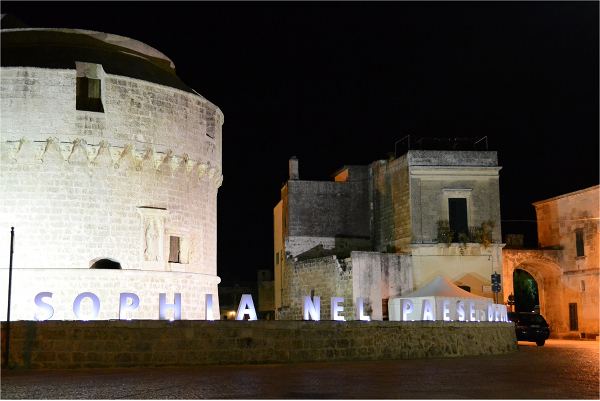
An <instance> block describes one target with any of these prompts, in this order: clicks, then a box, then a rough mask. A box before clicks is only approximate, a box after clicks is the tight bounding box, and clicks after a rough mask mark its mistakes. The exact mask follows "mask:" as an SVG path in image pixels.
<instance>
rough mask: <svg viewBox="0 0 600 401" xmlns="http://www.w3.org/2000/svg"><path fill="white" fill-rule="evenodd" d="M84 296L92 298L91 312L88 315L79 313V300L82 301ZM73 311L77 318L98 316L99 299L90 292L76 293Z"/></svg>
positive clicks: (86, 318)
mask: <svg viewBox="0 0 600 401" xmlns="http://www.w3.org/2000/svg"><path fill="white" fill-rule="evenodd" d="M84 298H90V299H91V300H92V304H93V306H92V314H91V315H89V316H82V315H81V301H83V299H84ZM73 313H75V316H77V319H79V320H90V319H94V318H95V317H96V316H98V313H100V299H98V297H97V296H96V294H94V293H92V292H83V293H81V294H79V295H77V298H75V301H73ZM84 317H85V318H84Z"/></svg>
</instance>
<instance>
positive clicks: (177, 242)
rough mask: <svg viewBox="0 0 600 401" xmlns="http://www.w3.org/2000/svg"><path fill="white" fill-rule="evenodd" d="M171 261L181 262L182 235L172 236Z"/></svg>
mask: <svg viewBox="0 0 600 401" xmlns="http://www.w3.org/2000/svg"><path fill="white" fill-rule="evenodd" d="M169 249H170V251H169V262H171V263H181V258H180V255H181V252H180V250H181V237H175V236H171V243H170V247H169Z"/></svg>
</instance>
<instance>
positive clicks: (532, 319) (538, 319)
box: [520, 315, 546, 324]
mask: <svg viewBox="0 0 600 401" xmlns="http://www.w3.org/2000/svg"><path fill="white" fill-rule="evenodd" d="M520 321H521V322H522V323H525V324H546V320H544V318H543V317H542V316H541V315H521V319H520Z"/></svg>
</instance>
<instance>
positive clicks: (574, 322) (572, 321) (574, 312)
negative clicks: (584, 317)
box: [569, 303, 579, 331]
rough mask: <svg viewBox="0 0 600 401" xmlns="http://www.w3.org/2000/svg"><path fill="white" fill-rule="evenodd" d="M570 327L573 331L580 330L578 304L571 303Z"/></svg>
mask: <svg viewBox="0 0 600 401" xmlns="http://www.w3.org/2000/svg"><path fill="white" fill-rule="evenodd" d="M569 329H570V330H571V331H577V330H579V322H578V321H577V304H576V303H573V304H569Z"/></svg>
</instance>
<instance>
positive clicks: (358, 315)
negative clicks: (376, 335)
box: [356, 298, 371, 322]
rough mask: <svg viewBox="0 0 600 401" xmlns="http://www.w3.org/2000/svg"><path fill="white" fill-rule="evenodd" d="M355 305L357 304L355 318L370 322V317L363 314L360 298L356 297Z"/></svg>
mask: <svg viewBox="0 0 600 401" xmlns="http://www.w3.org/2000/svg"><path fill="white" fill-rule="evenodd" d="M356 306H357V308H356V320H362V321H364V322H370V321H371V317H370V316H365V315H364V311H365V307H364V305H363V299H362V298H356Z"/></svg>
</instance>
